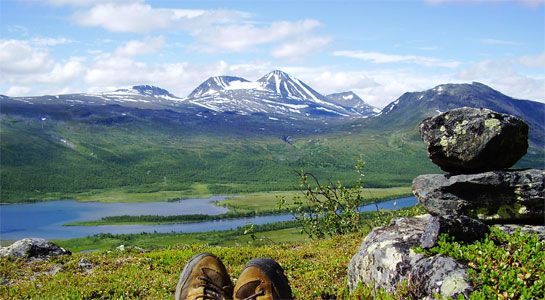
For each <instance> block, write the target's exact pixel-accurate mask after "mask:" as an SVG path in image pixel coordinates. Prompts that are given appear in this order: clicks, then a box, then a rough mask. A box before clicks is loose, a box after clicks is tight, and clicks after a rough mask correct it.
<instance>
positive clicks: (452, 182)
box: [413, 169, 545, 224]
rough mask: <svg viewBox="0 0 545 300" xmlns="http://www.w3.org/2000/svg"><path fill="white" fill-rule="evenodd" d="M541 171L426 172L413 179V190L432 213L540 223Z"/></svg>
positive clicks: (542, 200)
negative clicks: (456, 173) (451, 173)
mask: <svg viewBox="0 0 545 300" xmlns="http://www.w3.org/2000/svg"><path fill="white" fill-rule="evenodd" d="M544 181H545V171H543V170H538V169H528V170H519V171H493V172H485V173H479V174H467V175H453V176H449V175H442V174H428V175H421V176H418V177H416V178H415V179H414V180H413V193H414V195H415V196H416V198H417V199H418V201H419V202H420V203H421V204H422V205H423V206H424V207H425V208H426V210H428V212H430V213H431V214H434V215H466V216H469V217H471V218H477V219H480V220H483V221H486V223H524V224H543V216H544V205H545V193H544V186H545V183H544Z"/></svg>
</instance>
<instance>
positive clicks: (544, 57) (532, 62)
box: [519, 52, 545, 68]
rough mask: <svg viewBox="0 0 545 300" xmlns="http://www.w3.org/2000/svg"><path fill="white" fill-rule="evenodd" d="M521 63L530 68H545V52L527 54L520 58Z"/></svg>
mask: <svg viewBox="0 0 545 300" xmlns="http://www.w3.org/2000/svg"><path fill="white" fill-rule="evenodd" d="M519 61H520V63H521V64H523V65H525V66H527V67H530V68H545V52H543V53H540V54H536V55H526V56H522V57H520V58H519Z"/></svg>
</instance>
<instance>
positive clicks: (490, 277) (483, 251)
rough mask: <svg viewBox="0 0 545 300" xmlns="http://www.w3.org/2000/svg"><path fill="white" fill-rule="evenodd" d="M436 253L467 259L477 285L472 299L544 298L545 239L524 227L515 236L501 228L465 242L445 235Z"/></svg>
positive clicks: (495, 228)
mask: <svg viewBox="0 0 545 300" xmlns="http://www.w3.org/2000/svg"><path fill="white" fill-rule="evenodd" d="M430 251H431V252H432V253H440V254H445V255H449V256H452V257H453V258H455V259H457V260H461V261H466V262H467V264H468V266H469V267H470V269H469V270H468V275H469V277H470V279H471V281H472V282H473V284H474V285H475V291H474V292H473V293H472V294H471V297H470V298H471V299H543V297H544V295H545V242H544V241H540V240H539V237H538V236H537V235H536V234H524V233H521V232H520V230H518V231H516V232H515V233H513V234H512V235H510V234H507V233H505V232H503V231H501V230H500V229H498V228H497V227H491V232H490V234H489V235H488V236H487V237H486V238H485V239H484V240H482V241H478V242H476V243H473V244H461V243H458V242H455V241H453V240H452V239H450V238H449V237H448V236H446V235H442V236H441V237H440V240H439V242H438V245H437V246H436V247H434V248H432V249H430Z"/></svg>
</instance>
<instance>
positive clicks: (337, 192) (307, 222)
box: [280, 160, 364, 238]
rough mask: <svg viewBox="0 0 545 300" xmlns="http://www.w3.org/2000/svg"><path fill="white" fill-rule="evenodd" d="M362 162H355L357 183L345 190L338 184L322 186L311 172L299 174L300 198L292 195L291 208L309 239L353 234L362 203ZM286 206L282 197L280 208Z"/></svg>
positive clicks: (360, 218) (357, 227) (359, 224)
mask: <svg viewBox="0 0 545 300" xmlns="http://www.w3.org/2000/svg"><path fill="white" fill-rule="evenodd" d="M363 166H364V163H363V161H361V160H359V161H358V162H357V163H356V171H357V173H358V183H357V184H356V185H355V186H354V187H347V186H344V185H343V184H341V182H337V183H336V184H334V183H332V182H329V183H328V184H325V185H324V184H321V183H320V181H319V180H318V178H317V177H316V176H314V175H313V174H311V173H308V172H304V171H300V172H298V175H299V180H300V187H301V188H302V190H303V196H295V198H294V203H295V204H296V206H295V208H292V209H290V212H291V213H292V214H293V216H294V217H295V219H296V220H298V221H299V222H301V224H302V228H303V229H302V230H303V232H305V233H306V234H307V235H308V236H309V237H311V238H323V237H327V236H336V235H340V234H346V233H351V232H356V231H358V230H359V228H360V227H361V220H362V216H361V214H360V212H359V211H358V207H359V206H360V205H361V204H362V203H363V180H362V179H363V176H364V175H363ZM283 205H285V198H281V200H280V207H282V206H283Z"/></svg>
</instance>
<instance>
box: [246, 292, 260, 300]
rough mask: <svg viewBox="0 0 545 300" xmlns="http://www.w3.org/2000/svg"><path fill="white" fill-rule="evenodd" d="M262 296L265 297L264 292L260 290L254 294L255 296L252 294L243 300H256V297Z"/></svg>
mask: <svg viewBox="0 0 545 300" xmlns="http://www.w3.org/2000/svg"><path fill="white" fill-rule="evenodd" d="M263 295H265V290H260V291H259V292H256V293H255V294H252V295H250V296H248V297H246V298H244V299H243V300H256V299H257V297H258V296H263Z"/></svg>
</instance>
